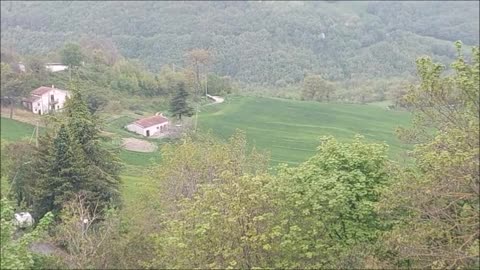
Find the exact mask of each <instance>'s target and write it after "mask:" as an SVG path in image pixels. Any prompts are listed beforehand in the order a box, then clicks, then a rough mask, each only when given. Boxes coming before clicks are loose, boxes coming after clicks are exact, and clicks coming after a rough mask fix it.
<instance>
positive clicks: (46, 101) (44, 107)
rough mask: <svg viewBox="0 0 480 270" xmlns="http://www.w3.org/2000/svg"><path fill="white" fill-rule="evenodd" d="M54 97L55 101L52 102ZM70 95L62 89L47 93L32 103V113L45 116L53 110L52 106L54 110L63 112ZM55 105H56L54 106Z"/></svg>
mask: <svg viewBox="0 0 480 270" xmlns="http://www.w3.org/2000/svg"><path fill="white" fill-rule="evenodd" d="M52 95H53V101H54V102H52ZM68 96H69V93H68V92H67V91H65V90H60V89H52V90H50V91H48V92H47V93H45V94H43V95H42V96H40V98H39V99H37V100H35V101H34V102H32V112H33V113H37V114H38V113H39V112H40V114H45V113H48V112H49V111H50V109H51V106H54V108H53V109H54V110H55V111H57V110H61V109H63V107H64V106H65V102H66V101H67V97H68ZM54 103H55V104H54Z"/></svg>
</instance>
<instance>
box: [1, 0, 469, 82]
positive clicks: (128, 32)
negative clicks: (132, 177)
mask: <svg viewBox="0 0 480 270" xmlns="http://www.w3.org/2000/svg"><path fill="white" fill-rule="evenodd" d="M478 6H479V4H478V2H476V1H473V2H461V3H459V2H458V1H455V2H391V1H388V3H386V2H382V1H377V2H340V1H326V2H306V1H305V2H272V1H267V2H265V1H263V2H188V1H186V2H175V3H172V2H80V1H65V2H40V1H39V2H21V1H19V2H10V1H2V2H1V8H2V9H1V30H2V33H1V39H2V48H10V49H13V50H14V51H16V52H18V53H19V54H39V55H46V54H48V53H50V52H53V51H56V50H58V49H60V48H61V47H63V45H64V44H65V42H68V41H74V42H83V43H88V42H94V41H95V42H98V41H101V42H103V43H105V44H110V46H111V47H112V48H115V47H116V48H117V49H118V50H119V52H120V53H121V54H122V55H124V56H126V57H128V58H138V59H139V60H140V61H141V62H144V63H145V64H146V65H147V67H149V68H150V69H152V71H158V70H159V69H160V67H161V66H163V65H165V64H171V63H176V64H177V65H179V66H183V65H185V63H183V61H184V59H185V57H184V54H185V53H186V52H187V51H189V50H191V49H193V48H207V49H209V50H210V51H211V52H212V54H213V55H214V58H215V60H214V61H213V64H212V71H213V72H215V73H217V74H219V75H225V76H231V77H232V78H234V79H236V80H238V81H242V82H245V83H250V84H262V85H269V86H284V85H288V84H291V83H298V82H301V81H302V80H303V78H304V76H305V75H306V74H309V73H312V74H321V75H322V76H323V77H325V79H328V80H332V81H358V80H360V81H363V80H369V79H378V78H391V77H403V78H405V77H406V76H408V75H412V74H413V73H414V71H415V64H414V61H413V60H414V59H416V57H418V56H421V55H431V56H432V57H433V58H434V59H436V60H438V61H440V62H442V63H449V62H451V60H452V59H453V58H454V56H455V50H454V48H453V47H452V46H451V44H452V41H455V40H462V42H463V43H464V44H465V45H467V47H468V45H476V44H478V43H479V23H478V22H479V14H478Z"/></svg>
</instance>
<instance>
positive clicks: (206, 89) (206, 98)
mask: <svg viewBox="0 0 480 270" xmlns="http://www.w3.org/2000/svg"><path fill="white" fill-rule="evenodd" d="M207 73H208V72H207ZM207 100H208V74H205V101H207Z"/></svg>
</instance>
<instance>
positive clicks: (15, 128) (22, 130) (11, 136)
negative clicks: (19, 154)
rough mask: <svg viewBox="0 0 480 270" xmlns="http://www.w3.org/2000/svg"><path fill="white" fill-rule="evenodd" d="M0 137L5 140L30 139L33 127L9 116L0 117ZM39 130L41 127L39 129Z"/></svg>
mask: <svg viewBox="0 0 480 270" xmlns="http://www.w3.org/2000/svg"><path fill="white" fill-rule="evenodd" d="M0 122H1V132H0V133H1V138H2V139H4V140H7V141H17V140H21V139H30V138H31V137H32V135H33V131H34V130H35V127H34V126H32V125H30V124H26V123H22V122H19V121H16V120H13V119H9V118H4V117H1V118H0ZM40 132H41V129H40Z"/></svg>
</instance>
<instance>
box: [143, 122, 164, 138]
mask: <svg viewBox="0 0 480 270" xmlns="http://www.w3.org/2000/svg"><path fill="white" fill-rule="evenodd" d="M167 126H168V122H165V123H161V124H158V125H155V126H151V127H148V128H145V133H144V135H143V136H147V130H148V131H150V136H152V135H153V134H155V133H159V132H162V133H163V132H165V131H166V130H167Z"/></svg>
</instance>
